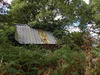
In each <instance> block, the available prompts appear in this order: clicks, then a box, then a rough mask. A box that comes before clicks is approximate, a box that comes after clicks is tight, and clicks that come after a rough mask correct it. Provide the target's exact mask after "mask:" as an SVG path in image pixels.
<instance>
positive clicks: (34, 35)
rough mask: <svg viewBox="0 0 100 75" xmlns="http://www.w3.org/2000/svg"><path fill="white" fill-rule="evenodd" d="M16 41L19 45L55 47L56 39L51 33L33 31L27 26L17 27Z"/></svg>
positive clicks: (38, 30)
mask: <svg viewBox="0 0 100 75" xmlns="http://www.w3.org/2000/svg"><path fill="white" fill-rule="evenodd" d="M15 27H16V32H15V40H16V41H17V42H18V43H19V44H37V45H44V46H49V47H50V46H55V45H56V44H57V40H56V38H55V37H54V36H53V34H52V33H51V32H49V31H44V30H40V29H33V28H31V27H29V26H28V25H26V24H21V25H16V26H15Z"/></svg>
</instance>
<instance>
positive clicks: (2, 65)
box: [0, 0, 100, 75]
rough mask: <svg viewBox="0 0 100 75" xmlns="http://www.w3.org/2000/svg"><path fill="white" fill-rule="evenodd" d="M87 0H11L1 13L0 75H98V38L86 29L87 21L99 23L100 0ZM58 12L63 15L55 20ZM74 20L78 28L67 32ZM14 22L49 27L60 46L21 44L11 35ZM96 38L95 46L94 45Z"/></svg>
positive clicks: (36, 26) (45, 28)
mask: <svg viewBox="0 0 100 75" xmlns="http://www.w3.org/2000/svg"><path fill="white" fill-rule="evenodd" d="M1 1H3V0H0V2H1ZM90 2H91V4H89V5H87V4H86V3H85V2H84V1H83V0H72V1H70V0H67V1H66V0H49V1H48V0H13V1H12V4H11V9H10V11H9V12H8V14H7V15H0V75H100V65H99V63H100V40H99V41H96V40H95V39H94V38H93V37H91V36H90V32H89V31H87V30H86V26H87V22H88V23H95V24H96V25H95V26H94V28H99V27H100V25H99V24H100V23H99V18H100V17H99V14H100V12H99V6H100V4H99V3H100V1H99V0H90ZM5 4H6V3H5ZM0 10H1V9H0ZM59 14H60V15H62V19H57V20H55V17H57V15H59ZM97 16H98V17H97ZM77 20H80V21H79V22H80V24H79V28H80V29H81V32H72V33H69V32H68V31H67V30H66V29H65V28H66V26H68V25H71V24H72V23H73V22H74V21H77ZM16 23H18V24H28V25H30V26H31V27H34V28H39V29H43V30H49V31H52V32H53V33H54V35H55V37H57V38H58V40H60V43H61V44H60V45H61V48H59V49H57V50H53V51H52V50H46V49H43V48H41V47H39V46H37V45H20V44H19V43H17V42H16V41H15V39H14V35H15V27H14V24H16ZM96 42H98V46H97V47H93V44H95V43H96Z"/></svg>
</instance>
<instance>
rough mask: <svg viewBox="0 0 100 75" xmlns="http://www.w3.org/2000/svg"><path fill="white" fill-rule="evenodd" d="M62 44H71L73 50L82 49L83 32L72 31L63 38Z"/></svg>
mask: <svg viewBox="0 0 100 75" xmlns="http://www.w3.org/2000/svg"><path fill="white" fill-rule="evenodd" d="M61 41H62V44H64V45H66V46H70V47H71V48H72V49H73V50H77V51H78V50H80V49H81V45H82V42H83V40H82V33H81V32H72V33H69V34H68V35H65V36H63V37H62V39H61Z"/></svg>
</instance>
